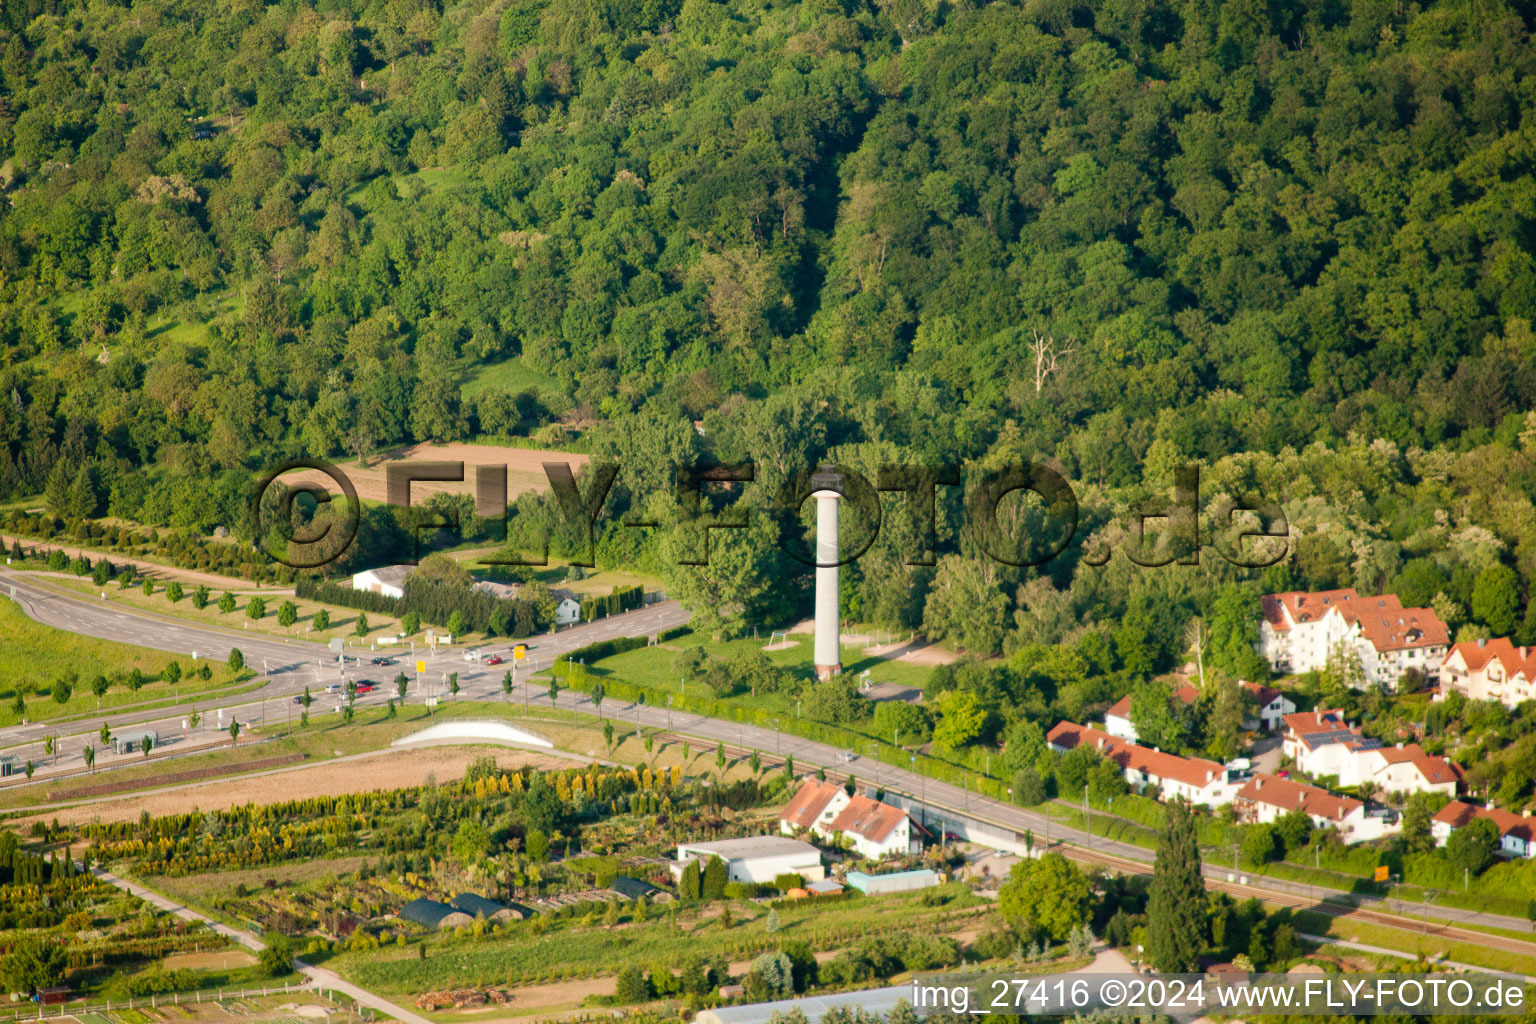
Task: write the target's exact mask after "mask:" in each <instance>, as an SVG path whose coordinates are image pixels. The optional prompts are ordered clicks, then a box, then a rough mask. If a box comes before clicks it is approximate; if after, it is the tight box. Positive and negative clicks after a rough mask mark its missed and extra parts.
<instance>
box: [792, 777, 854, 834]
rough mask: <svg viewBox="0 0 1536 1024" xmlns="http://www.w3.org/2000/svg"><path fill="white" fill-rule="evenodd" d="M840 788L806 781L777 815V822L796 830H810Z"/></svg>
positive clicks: (831, 783)
mask: <svg viewBox="0 0 1536 1024" xmlns="http://www.w3.org/2000/svg"><path fill="white" fill-rule="evenodd" d="M842 788H843V787H842V786H841V785H839V784H838V783H836V782H818V781H816V780H815V779H806V780H805V781H804V782H802V783H801V784H800V791H799V792H797V793H796V794H795V795H794V798H793V799H792V800H790V801H789V803H788V804H786V805H785V807H784V810H783V811H782V812H781V813H780V814H779V820H781V821H787V822H789V823H790V824H791V825H793V826H795V827H796V828H810V827H811V826H812V825H814V824H816V820H817V819H818V818H820V817H821V812H822V811H824V810H826V809H827V804H829V803H831V802H832V800H833V798H834V797H836V796H837V794H838V793H839V792H840V791H842Z"/></svg>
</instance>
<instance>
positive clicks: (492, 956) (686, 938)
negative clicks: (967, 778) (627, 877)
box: [325, 885, 984, 994]
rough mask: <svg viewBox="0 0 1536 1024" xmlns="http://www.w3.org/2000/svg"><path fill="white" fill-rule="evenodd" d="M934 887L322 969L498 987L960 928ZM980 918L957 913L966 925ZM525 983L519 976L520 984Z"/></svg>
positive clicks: (402, 951) (381, 988)
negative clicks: (694, 958)
mask: <svg viewBox="0 0 1536 1024" xmlns="http://www.w3.org/2000/svg"><path fill="white" fill-rule="evenodd" d="M933 892H934V890H926V891H925V892H914V893H896V894H891V895H885V896H870V897H860V896H855V897H852V898H850V899H847V900H843V901H839V902H830V901H828V902H822V903H817V902H816V901H814V900H806V901H803V902H801V903H799V904H787V905H784V906H781V907H779V908H778V917H779V921H780V924H781V931H780V932H779V933H778V934H777V935H770V934H769V933H768V931H767V914H768V911H767V908H766V907H764V906H761V905H755V904H747V903H739V902H737V903H733V904H732V914H733V921H732V923H731V924H730V925H722V923H721V922H720V920H719V919H718V918H711V919H708V920H700V919H699V918H698V917H697V916H696V912H694V911H692V910H685V911H683V912H682V914H681V915H680V917H679V920H678V922H677V924H676V925H672V924H669V923H668V922H667V920H666V919H665V917H664V916H663V915H664V914H665V911H664V909H663V908H662V907H660V906H658V907H654V908H652V910H651V911H650V913H651V914H652V915H653V916H652V917H651V918H650V919H649V920H648V921H646V922H644V923H642V924H628V925H625V926H622V927H618V928H605V927H602V926H600V925H599V926H583V925H581V924H580V923H579V922H578V921H577V920H571V919H568V920H566V921H562V922H560V923H558V924H556V925H555V926H554V927H552V928H551V929H550V930H549V931H548V932H547V933H545V934H543V935H538V934H536V933H535V931H536V930H535V928H534V927H533V926H532V925H531V923H528V922H522V923H518V924H514V925H511V926H510V927H509V928H508V933H509V934H508V935H507V936H505V937H496V938H487V939H485V940H482V941H479V942H474V941H464V940H462V939H457V938H455V937H451V936H432V937H431V938H429V939H427V940H426V946H427V951H426V957H425V958H420V956H419V954H418V952H417V950H415V949H412V948H409V947H404V948H402V947H395V948H391V947H389V946H385V947H382V948H380V949H377V950H367V951H360V952H348V953H341V954H338V955H336V956H334V957H332V958H330V959H329V960H328V961H326V963H325V966H326V967H329V968H331V969H332V970H335V971H336V972H337V973H339V974H341V976H342V977H344V978H347V979H348V980H350V981H353V982H355V983H357V984H359V985H361V986H363V987H364V988H368V989H371V990H374V991H378V992H384V993H391V994H396V993H401V994H403V993H416V992H423V991H427V990H429V989H436V988H443V987H447V986H458V985H485V984H505V983H506V981H507V979H509V978H521V979H528V980H533V979H540V978H542V979H545V980H550V981H553V980H556V979H564V978H581V977H602V976H608V975H612V974H614V973H616V972H617V970H618V969H619V968H620V967H621V966H623V965H625V964H636V965H639V966H641V967H650V966H651V965H652V964H653V963H655V962H656V961H657V960H661V961H664V962H665V961H673V960H676V959H677V958H680V957H682V956H685V955H688V954H692V953H721V954H723V955H725V956H726V957H727V958H728V959H735V958H745V957H748V956H750V955H752V954H754V953H756V952H758V951H761V950H763V949H768V948H771V947H772V946H773V944H774V942H776V941H778V940H779V939H781V938H789V939H802V940H804V941H806V942H808V943H810V945H811V947H812V948H813V949H837V948H842V947H843V946H845V945H851V944H853V943H854V942H856V941H857V940H858V938H860V937H862V936H865V935H870V934H875V933H879V932H885V933H890V932H895V931H900V930H904V929H921V928H924V927H926V928H927V929H929V930H932V931H935V932H944V931H949V930H951V928H958V927H961V925H960V924H959V923H957V921H956V917H957V912H958V911H964V910H966V909H968V908H971V907H976V906H980V905H982V904H983V902H984V901H982V900H981V899H980V898H979V897H976V896H973V895H971V894H970V893H969V892H968V891H966V890H965V889H964V887H963V886H960V885H951V886H950V887H949V888H948V889H947V892H948V893H949V895H950V896H951V899H950V900H949V902H948V903H946V904H944V905H943V906H942V907H932V906H925V905H924V904H923V899H924V898H925V895H926V898H932V895H931V894H932V893H933ZM972 920H974V921H975V922H976V925H979V924H980V923H981V921H982V920H983V919H982V918H980V917H978V918H974V919H972V918H970V917H969V915H967V916H966V924H965V926H966V927H974V926H976V925H973V924H972V923H971V921H972ZM525 983H526V982H525Z"/></svg>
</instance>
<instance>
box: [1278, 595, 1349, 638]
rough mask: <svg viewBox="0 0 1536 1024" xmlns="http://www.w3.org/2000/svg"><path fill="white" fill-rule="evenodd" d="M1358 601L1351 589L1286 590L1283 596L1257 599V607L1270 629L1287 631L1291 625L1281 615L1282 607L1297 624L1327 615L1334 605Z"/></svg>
mask: <svg viewBox="0 0 1536 1024" xmlns="http://www.w3.org/2000/svg"><path fill="white" fill-rule="evenodd" d="M1358 600H1360V595H1359V594H1357V593H1356V592H1355V589H1354V588H1353V587H1347V588H1345V589H1343V590H1318V591H1312V592H1308V591H1305V590H1288V591H1286V592H1285V593H1283V594H1265V595H1264V596H1263V597H1261V598H1259V607H1260V608H1262V609H1263V611H1264V618H1265V619H1267V620H1269V627H1270V628H1271V629H1277V630H1287V629H1290V628H1291V624H1290V622H1288V621H1287V620H1286V617H1285V616H1284V615H1282V614H1281V611H1280V609H1281V607H1282V606H1283V607H1284V608H1285V610H1286V611H1288V612H1290V613H1291V618H1292V619H1295V620H1296V621H1297V622H1311V621H1312V620H1313V619H1320V618H1322V617H1323V616H1324V615H1326V614H1328V609H1329V608H1331V607H1333V606H1334V605H1337V604H1341V603H1345V602H1349V601H1358Z"/></svg>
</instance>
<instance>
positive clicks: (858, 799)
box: [779, 779, 928, 860]
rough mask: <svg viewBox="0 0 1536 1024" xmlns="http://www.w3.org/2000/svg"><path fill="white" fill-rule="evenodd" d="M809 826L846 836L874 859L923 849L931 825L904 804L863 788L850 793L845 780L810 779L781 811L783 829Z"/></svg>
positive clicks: (824, 835) (828, 836) (791, 832)
mask: <svg viewBox="0 0 1536 1024" xmlns="http://www.w3.org/2000/svg"><path fill="white" fill-rule="evenodd" d="M802 829H804V830H807V831H809V832H812V833H813V834H815V835H817V836H820V837H821V838H822V839H826V840H828V841H832V840H836V839H842V840H844V841H846V842H847V843H848V844H849V845H850V846H852V847H853V849H854V850H856V851H857V852H858V853H859V855H860V856H863V857H868V858H870V859H871V860H879V859H880V858H882V857H888V856H892V855H905V854H911V853H921V852H922V849H923V837H924V836H926V835H927V834H928V833H927V830H926V829H924V828H923V827H922V825H920V824H918V823H917V822H916V821H914V820H913V819H912V816H911V815H910V814H909V813H908V812H906V811H905V810H902V809H901V808H900V807H893V806H892V805H890V804H887V803H882V802H881V801H879V800H875V799H873V798H872V797H868V796H864V795H862V794H858V795H852V796H850V795H849V793H848V791H847V790H846V789H844V788H843V786H842V785H841V784H840V783H836V782H820V781H817V780H816V779H806V780H805V781H804V782H802V783H801V784H800V789H799V790H798V791H797V792H796V793H795V795H794V797H793V798H791V799H790V801H789V803H788V804H786V805H785V807H784V810H783V811H781V812H780V813H779V831H780V832H782V833H783V834H784V835H794V834H795V833H796V832H798V831H800V830H802Z"/></svg>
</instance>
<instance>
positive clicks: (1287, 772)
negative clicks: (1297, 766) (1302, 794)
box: [1275, 768, 1291, 779]
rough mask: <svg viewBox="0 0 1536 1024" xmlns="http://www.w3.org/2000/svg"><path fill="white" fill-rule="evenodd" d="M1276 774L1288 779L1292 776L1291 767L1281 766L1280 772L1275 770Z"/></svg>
mask: <svg viewBox="0 0 1536 1024" xmlns="http://www.w3.org/2000/svg"><path fill="white" fill-rule="evenodd" d="M1275 774H1276V775H1278V776H1280V778H1282V779H1288V778H1290V777H1291V770H1290V769H1289V768H1281V769H1280V770H1279V771H1278V772H1275Z"/></svg>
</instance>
